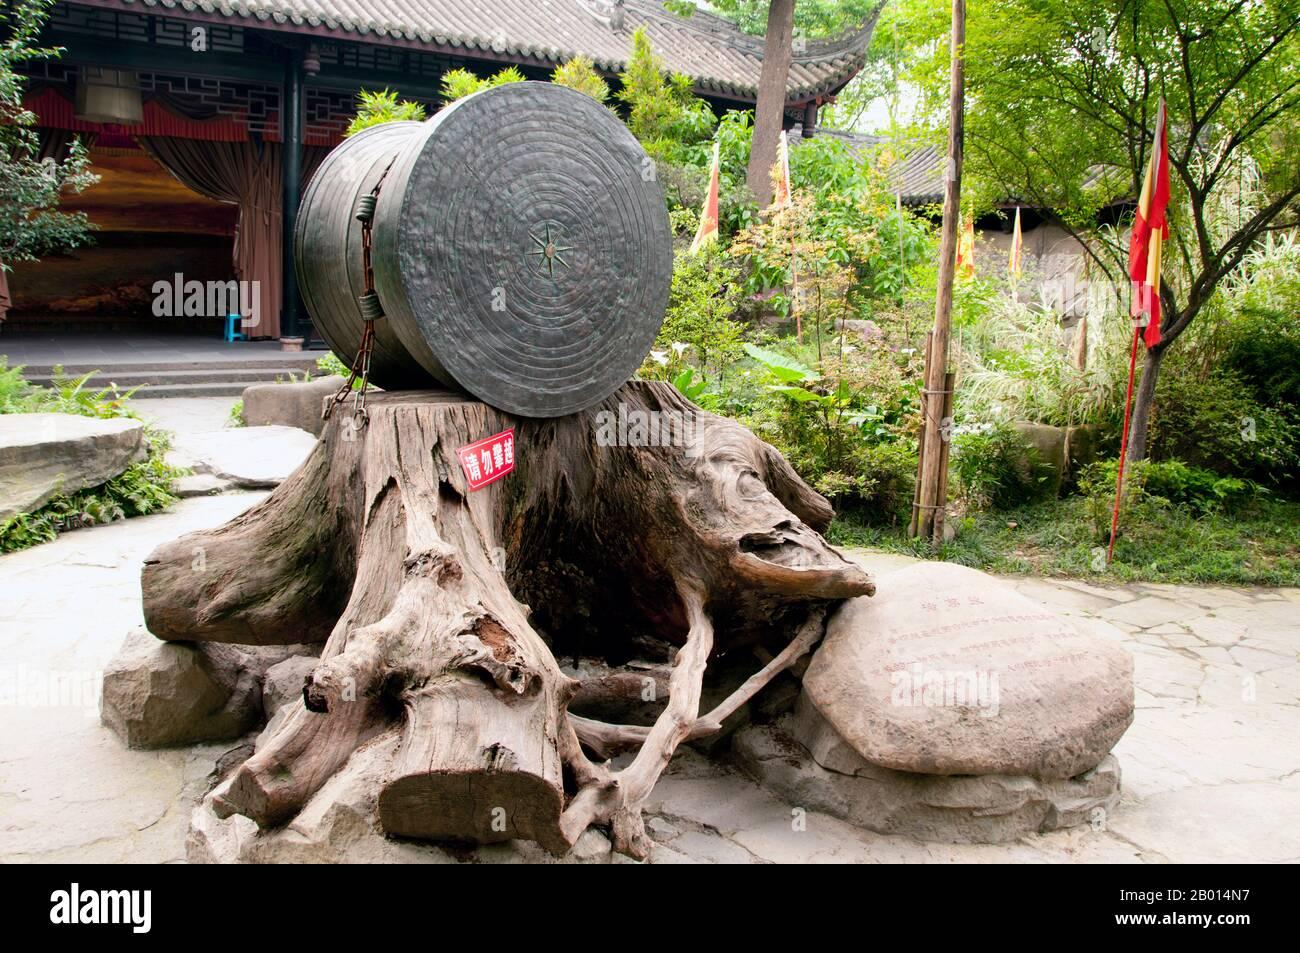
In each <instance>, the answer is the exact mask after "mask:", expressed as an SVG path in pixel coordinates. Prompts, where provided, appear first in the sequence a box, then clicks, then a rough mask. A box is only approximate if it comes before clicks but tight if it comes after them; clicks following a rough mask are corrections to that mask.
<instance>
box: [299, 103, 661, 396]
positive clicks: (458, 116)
mask: <svg viewBox="0 0 1300 953" xmlns="http://www.w3.org/2000/svg"><path fill="white" fill-rule="evenodd" d="M391 125H392V126H401V127H403V128H402V129H400V130H394V131H393V132H392V133H391V134H390V135H389V136H387V137H385V138H384V140H383V146H380V144H379V143H378V142H374V143H372V142H370V141H368V140H362V137H363V136H365V135H366V134H365V133H361V134H359V135H358V136H356V137H353V138H352V139H349V140H348V141H347V142H345V143H344V144H343V145H341V146H340V147H339V149H338V150H336V151H335V153H332V154H331V156H330V158H329V159H327V160H326V165H323V166H322V167H321V170H320V172H318V173H317V176H316V177H315V178H314V179H313V182H312V186H311V188H309V196H308V197H309V198H312V199H314V198H315V195H314V194H313V192H314V190H315V189H316V187H317V185H318V182H319V181H320V179H321V178H322V174H323V173H326V172H327V171H328V170H331V169H333V168H336V169H337V170H338V172H337V173H335V174H336V175H337V176H338V177H339V178H345V177H347V174H348V173H350V175H351V178H352V179H353V180H354V182H353V185H352V186H351V187H349V188H343V187H341V186H338V187H336V188H335V189H333V190H331V194H330V196H329V199H330V201H341V200H342V199H343V198H344V197H345V196H346V194H347V193H349V192H351V193H352V194H353V196H354V198H353V202H355V196H356V195H359V194H365V193H368V192H369V191H370V189H372V188H373V187H374V182H375V181H378V178H379V176H381V175H382V177H383V180H382V184H381V185H380V191H379V201H378V207H377V210H376V213H375V218H374V252H373V262H374V279H375V288H376V290H377V291H378V293H379V297H380V300H381V301H382V302H383V306H384V309H385V311H386V312H387V317H386V318H385V319H383V320H381V321H380V322H378V323H377V325H376V331H377V333H378V331H379V329H380V328H381V327H382V326H384V325H387V328H386V329H385V330H386V332H387V333H386V334H385V336H384V337H383V338H382V339H381V340H380V341H379V343H380V344H382V345H383V346H384V347H385V351H386V352H387V350H388V349H389V348H392V349H394V350H397V351H400V352H403V353H402V354H395V355H393V356H392V360H387V357H388V355H387V353H386V355H385V357H386V359H385V361H384V362H383V363H382V366H383V371H382V376H381V372H380V370H379V368H380V364H379V362H376V363H375V369H376V372H375V374H374V380H375V383H376V384H379V385H380V386H384V387H395V386H400V387H411V386H422V385H421V383H420V382H418V381H412V380H411V379H410V377H409V372H410V371H411V369H412V367H413V366H414V367H418V368H419V369H421V370H422V371H424V372H425V373H426V375H427V376H426V378H425V381H424V383H425V384H427V383H430V382H431V380H430V379H432V381H438V382H441V383H444V384H450V383H455V384H457V385H459V386H460V387H462V388H464V389H465V390H467V391H469V392H470V393H471V394H473V395H475V396H476V397H478V398H480V399H482V400H483V401H485V402H486V403H489V404H491V405H493V406H495V407H498V408H500V409H502V410H506V411H509V412H512V413H516V414H520V415H521V416H527V417H552V416H559V415H562V414H568V413H573V412H575V411H578V410H582V409H584V408H586V407H590V406H592V405H593V404H596V403H598V402H599V401H601V400H603V399H604V398H605V397H607V396H609V394H611V393H613V391H614V390H616V389H617V388H618V387H619V386H620V385H621V384H622V383H623V382H624V381H626V380H627V379H628V378H629V377H630V376H631V375H632V374H633V373H634V372H635V370H636V368H637V367H638V366H639V365H640V363H641V362H642V360H644V358H645V355H646V353H647V352H648V351H649V349H650V346H651V344H652V343H653V342H654V338H655V335H656V334H657V333H658V330H659V326H660V324H661V322H662V320H663V314H664V310H665V308H666V306H667V301H668V290H669V284H670V282H671V277H672V236H671V233H670V231H669V227H668V216H667V212H666V210H665V206H664V199H663V193H662V189H661V188H660V186H659V183H658V181H657V180H656V177H655V174H654V165H653V163H652V162H651V160H650V159H649V157H648V156H646V154H645V152H644V150H643V149H642V148H641V146H640V144H639V143H637V141H636V140H635V138H633V136H632V134H631V133H630V132H629V131H628V130H627V128H626V127H625V126H624V125H623V123H621V122H620V121H619V120H618V119H617V118H616V117H614V116H613V115H611V114H610V112H609V111H608V110H607V109H605V108H604V107H603V106H601V105H600V104H599V103H597V102H595V101H594V100H592V99H590V98H589V97H587V96H584V95H582V94H581V93H578V92H575V91H574V90H570V89H566V88H564V87H561V86H555V85H552V84H550V83H531V82H529V83H512V84H508V85H505V86H500V87H497V88H495V89H491V90H486V91H484V92H482V93H477V94H475V95H473V96H470V97H467V98H465V99H463V100H461V101H459V102H457V103H455V104H453V105H452V106H450V107H448V108H447V109H444V110H442V111H441V112H439V113H438V114H437V115H436V116H434V117H433V118H431V119H430V120H429V121H428V122H426V123H419V124H416V123H400V124H397V123H395V124H391ZM375 128H376V129H381V130H382V129H384V128H386V127H382V126H381V127H375ZM384 148H389V149H390V150H391V151H389V152H388V154H387V156H385V157H381V159H380V160H379V161H372V159H371V153H372V152H382V151H383V149H384ZM354 149H355V151H356V154H357V156H358V158H357V160H356V161H355V162H352V163H345V162H342V161H340V162H339V163H338V164H337V165H336V166H333V167H331V166H330V165H329V163H330V160H332V159H335V158H336V156H339V154H340V153H345V152H347V151H351V150H354ZM363 153H364V155H365V158H362V155H363ZM341 158H343V159H346V158H347V157H346V156H343V157H341ZM322 188H323V183H322ZM334 193H338V194H334ZM316 204H317V203H314V202H313V203H311V204H310V205H309V202H308V201H307V200H306V199H305V200H304V210H303V213H302V215H301V216H300V223H299V235H300V237H301V236H302V235H303V234H315V232H317V231H320V232H323V231H325V230H327V229H330V228H332V229H338V228H339V227H341V223H340V222H338V221H337V219H338V215H337V214H336V213H334V212H331V213H324V212H320V211H317V210H316V207H315V206H316ZM319 204H321V205H324V204H327V203H324V202H322V203H319ZM348 211H349V214H350V212H351V205H349V207H348ZM312 215H321V216H322V217H323V218H328V219H329V221H328V224H325V223H322V224H321V225H319V226H318V227H316V228H313V226H312V225H311V224H310V223H308V222H307V219H308V218H309V217H310V216H312ZM344 227H345V230H346V231H349V232H351V231H355V232H356V233H357V235H358V236H359V232H360V229H359V226H357V227H356V228H355V229H354V228H352V227H351V226H344ZM358 240H359V239H358ZM308 244H310V243H304V242H302V241H301V240H300V242H299V253H300V255H304V254H306V255H310V254H311V253H312V250H313V249H312V248H310V247H307V246H308ZM320 244H322V243H320V242H317V245H320ZM335 246H337V247H342V248H347V249H349V250H353V249H354V250H355V258H356V260H357V262H359V261H360V250H359V245H354V243H353V242H350V241H344V242H337V241H336V242H335V243H334V246H331V248H333V247H335ZM335 258H336V260H335V262H334V269H335V276H334V280H335V281H336V282H337V281H338V279H339V278H342V277H346V278H347V279H348V284H349V285H355V284H356V282H355V281H354V279H355V278H357V277H361V278H364V276H358V275H356V274H354V272H355V271H358V270H359V268H356V267H354V266H352V264H351V262H347V261H343V260H337V256H335ZM324 268H325V266H324V263H323V262H322V263H319V264H317V265H315V266H313V265H308V264H306V263H304V261H303V260H302V258H301V257H300V259H299V271H300V273H305V272H306V271H307V270H312V269H314V270H315V271H316V272H317V276H318V277H319V279H320V280H326V281H328V280H329V276H328V275H325V274H321V272H323V271H324ZM317 276H314V277H317ZM363 287H364V281H362V284H361V285H359V286H356V287H355V289H350V290H355V291H356V294H360V292H361V290H362V288H363ZM305 297H307V299H308V307H309V308H312V311H313V315H315V313H316V311H315V308H314V307H313V302H314V301H316V300H317V299H318V298H320V299H325V300H326V301H327V302H328V301H329V300H330V296H326V295H323V294H320V295H318V294H314V293H313V294H312V295H310V296H307V295H305ZM336 297H338V299H339V301H340V302H345V299H346V295H338V296H336ZM354 300H355V299H354ZM344 310H345V308H342V307H337V308H335V309H334V311H336V312H341V311H344ZM353 311H355V307H354V308H353ZM332 315H333V312H332ZM334 316H335V317H336V320H332V321H323V322H320V324H321V330H322V333H323V334H325V335H326V340H327V341H329V343H330V345H331V346H332V347H333V346H334V343H335V342H334V340H333V338H331V336H330V332H329V331H327V330H326V328H325V324H330V325H331V326H333V325H334V324H338V323H343V324H347V322H346V321H344V320H343V318H342V315H334ZM348 326H349V327H350V328H353V329H354V330H353V331H352V332H350V333H349V334H348V335H346V336H345V335H343V334H341V333H340V334H338V335H337V336H338V337H339V338H340V341H341V343H351V342H352V339H353V337H355V339H356V342H359V340H360V327H361V324H360V317H359V315H358V316H357V317H356V318H355V320H354V321H353V322H352V324H351V325H348ZM345 337H346V340H344V338H345ZM356 346H357V344H356V343H351V353H355V349H356ZM376 353H377V354H378V351H377V352H376ZM341 354H342V356H344V357H345V358H346V357H348V356H349V351H348V350H347V349H346V348H344V349H341ZM403 356H404V357H405V360H403ZM390 376H391V382H390V383H385V380H384V379H383V378H388V377H390Z"/></svg>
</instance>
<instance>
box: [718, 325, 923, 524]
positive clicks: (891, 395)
mask: <svg viewBox="0 0 1300 953" xmlns="http://www.w3.org/2000/svg"><path fill="white" fill-rule="evenodd" d="M782 346H783V348H785V349H786V350H790V351H793V352H795V353H797V354H799V356H798V357H790V356H788V355H787V354H785V353H782V352H778V351H775V350H772V349H770V348H762V347H757V346H755V345H753V344H746V345H745V352H746V354H748V355H749V357H750V358H751V359H752V360H753V361H754V363H755V365H756V368H755V373H756V375H757V377H756V379H757V383H758V384H759V385H760V386H759V387H758V388H757V389H756V390H755V392H754V394H753V395H752V396H750V395H746V401H745V406H744V409H743V412H742V413H740V414H739V416H741V417H742V419H743V422H744V423H746V424H747V425H748V426H749V427H750V428H751V429H753V430H754V432H755V433H757V434H758V435H759V436H761V437H762V438H763V439H765V440H767V441H768V442H769V443H771V444H772V445H773V446H775V447H776V448H777V449H778V450H780V451H781V453H782V454H784V455H785V457H786V459H787V460H789V461H790V464H791V465H792V466H793V467H794V468H795V470H796V471H797V472H798V473H799V475H800V476H802V477H803V478H804V480H806V481H807V482H808V483H809V484H810V485H811V486H812V487H813V488H814V489H816V490H817V491H818V492H819V493H821V494H822V495H824V496H826V497H827V498H828V499H829V500H830V501H831V503H832V504H833V505H834V506H835V507H836V508H837V509H839V510H842V511H846V512H852V513H854V514H855V516H856V517H857V518H858V519H861V520H863V521H865V522H868V523H875V524H879V523H896V522H898V521H900V519H906V513H907V508H908V506H909V505H910V502H911V497H912V486H913V482H914V479H915V472H916V449H915V442H914V440H913V439H912V435H911V433H910V431H909V430H908V427H909V425H910V423H911V418H912V416H913V415H912V407H913V403H912V402H913V400H914V388H910V387H909V386H908V384H907V383H906V382H905V380H904V378H903V374H902V373H901V371H900V370H899V368H898V367H897V366H896V365H895V364H894V363H893V361H894V355H893V354H892V353H890V352H889V351H888V350H887V349H885V348H883V347H874V348H873V347H864V348H855V349H854V350H852V351H849V350H848V349H847V348H844V347H840V348H839V349H837V351H836V352H835V354H834V356H830V355H828V356H827V357H826V358H825V359H824V360H822V361H816V360H815V358H816V353H815V351H814V350H813V347H814V345H811V344H810V345H805V346H804V348H803V350H804V351H805V352H807V353H806V354H805V353H800V352H799V348H798V346H797V345H796V344H795V343H794V342H793V341H788V340H787V341H784V342H782ZM814 364H815V365H816V366H812V365H814ZM741 379H742V380H743V379H744V378H743V376H742V378H741Z"/></svg>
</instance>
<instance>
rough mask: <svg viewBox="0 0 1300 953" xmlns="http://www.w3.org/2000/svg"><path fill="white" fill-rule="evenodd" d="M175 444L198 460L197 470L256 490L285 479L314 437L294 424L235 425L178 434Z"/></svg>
mask: <svg viewBox="0 0 1300 953" xmlns="http://www.w3.org/2000/svg"><path fill="white" fill-rule="evenodd" d="M280 386H284V385H280ZM176 446H177V449H178V450H179V451H180V452H181V453H183V454H184V455H185V456H186V457H188V458H190V459H193V460H195V461H196V462H197V464H198V465H197V466H196V467H195V469H196V471H197V472H200V473H204V474H210V475H212V476H214V477H216V478H217V479H219V480H224V481H226V482H228V483H232V484H234V485H235V486H238V487H243V488H244V489H254V490H255V489H270V488H272V487H276V486H279V485H280V484H281V483H282V482H284V479H285V477H287V476H288V475H289V474H290V473H292V472H293V471H294V470H296V469H298V466H299V465H300V464H301V463H302V462H303V460H305V459H307V455H308V454H309V453H311V451H312V449H313V448H314V447H315V446H316V438H315V437H314V436H312V435H311V434H310V433H308V432H307V431H305V430H299V429H298V428H296V427H279V426H273V427H237V428H234V429H232V430H212V431H208V432H207V433H190V434H180V435H178V436H177V438H176Z"/></svg>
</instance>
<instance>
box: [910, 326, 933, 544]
mask: <svg viewBox="0 0 1300 953" xmlns="http://www.w3.org/2000/svg"><path fill="white" fill-rule="evenodd" d="M933 344H934V332H933V331H926V332H925V362H924V364H923V365H922V367H925V368H928V367H929V366H930V348H931V346H932V345H933ZM925 425H926V413H925V395H924V394H923V395H921V431H920V433H919V434H917V438H916V445H917V451H916V453H917V456H916V486H915V487H914V488H913V489H912V518H911V520H910V521H909V522H908V524H907V535H908V536H910V537H915V536H916V534H917V531H918V529H919V527H920V524H919V523H918V522H917V518H918V517H919V515H920V513H921V473H922V471H924V469H925V431H926V426H925Z"/></svg>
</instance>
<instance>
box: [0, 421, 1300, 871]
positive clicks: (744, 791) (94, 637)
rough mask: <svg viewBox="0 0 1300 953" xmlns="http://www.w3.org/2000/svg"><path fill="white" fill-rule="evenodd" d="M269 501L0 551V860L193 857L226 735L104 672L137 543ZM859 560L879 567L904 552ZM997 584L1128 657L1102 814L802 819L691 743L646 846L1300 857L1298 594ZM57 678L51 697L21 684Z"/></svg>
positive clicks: (205, 504)
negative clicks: (121, 702)
mask: <svg viewBox="0 0 1300 953" xmlns="http://www.w3.org/2000/svg"><path fill="white" fill-rule="evenodd" d="M172 410H173V416H175V414H176V413H177V412H179V413H180V415H181V416H184V415H185V414H190V415H192V416H193V417H194V418H195V420H196V421H197V422H198V423H200V424H201V425H203V426H207V424H208V423H210V422H211V421H212V420H213V419H214V414H213V413H211V412H209V411H208V410H204V409H201V408H181V407H179V406H177V407H174V408H173V409H172ZM262 496H264V494H263V493H236V494H227V495H222V496H213V497H202V498H194V499H188V500H184V501H182V502H181V503H179V504H178V505H177V506H176V507H174V508H173V509H172V510H171V511H169V512H167V513H162V514H158V515H155V516H150V517H143V518H137V519H132V520H128V521H125V522H121V523H116V524H113V525H110V526H105V527H99V528H95V529H88V530H80V531H77V532H74V533H69V534H67V535H65V536H63V537H61V538H60V539H58V540H57V541H55V542H53V543H49V544H46V545H44V546H38V547H36V548H34V549H31V550H27V551H25V552H21V553H14V554H10V555H7V556H0V600H2V602H3V604H4V606H5V612H4V614H3V617H2V618H0V861H6V862H41V861H81V862H119V861H134V862H170V861H182V860H184V857H185V849H184V841H185V833H186V829H187V827H188V822H189V814H190V811H191V808H192V807H193V804H194V803H195V800H196V799H197V798H198V797H200V796H201V795H202V794H203V792H204V791H205V790H206V789H207V787H208V784H209V783H210V781H209V776H210V775H211V773H212V771H213V769H214V765H215V763H216V760H217V759H218V758H219V757H220V756H221V755H222V754H223V753H224V752H225V751H228V750H229V749H231V748H232V747H234V744H233V743H222V744H217V745H202V746H195V747H189V748H180V749H174V750H168V751H128V750H126V749H125V748H123V747H122V745H121V744H120V743H119V742H118V740H117V738H116V737H115V736H113V735H112V734H111V733H110V732H109V731H108V730H107V729H106V728H104V727H102V726H101V725H100V724H99V720H98V713H97V704H98V700H97V695H96V691H97V688H98V673H99V671H100V670H101V669H102V668H103V666H104V665H105V664H106V663H107V662H108V660H109V659H110V658H111V657H112V655H113V654H114V653H115V652H116V650H117V649H118V647H119V645H120V644H121V642H122V640H123V638H124V637H125V635H126V633H127V632H128V630H129V629H130V628H131V627H132V626H135V625H139V624H142V621H143V620H142V618H141V612H140V594H139V571H140V565H141V561H142V560H143V558H144V557H145V555H146V554H147V553H148V552H149V551H150V550H151V549H153V547H154V546H156V545H158V544H159V543H162V542H164V541H166V540H169V539H173V538H175V537H176V536H178V535H180V534H182V533H185V532H188V531H190V530H194V529H198V528H201V527H207V526H213V525H217V524H219V523H221V522H224V521H225V520H228V519H230V518H231V517H233V516H235V515H236V514H238V513H240V512H242V511H243V510H244V509H245V508H247V507H248V506H249V505H251V504H252V503H253V502H255V501H256V500H258V499H261V498H262ZM853 555H854V557H855V558H858V559H860V560H861V561H862V563H863V564H864V565H866V566H867V567H868V568H869V569H871V570H873V571H875V572H878V573H879V572H884V571H887V570H888V569H890V568H894V567H897V566H900V565H902V564H904V563H906V562H908V561H910V560H907V559H906V558H904V557H899V556H893V555H887V554H882V553H875V552H869V551H863V550H857V551H853ZM1009 581H1010V582H1011V584H1012V585H1014V586H1015V587H1016V588H1017V589H1019V590H1020V591H1021V592H1023V593H1024V594H1025V595H1027V596H1029V597H1031V598H1034V599H1038V600H1040V601H1042V602H1043V603H1045V604H1048V605H1051V606H1053V607H1055V608H1056V609H1058V610H1059V611H1061V612H1064V613H1067V614H1069V615H1070V616H1072V617H1073V618H1075V619H1076V620H1077V621H1078V623H1079V624H1080V625H1083V626H1085V627H1087V628H1088V629H1090V630H1091V631H1094V632H1096V633H1097V634H1099V635H1100V636H1102V637H1104V638H1108V639H1112V640H1115V641H1117V642H1120V643H1122V644H1123V645H1124V646H1125V647H1126V648H1127V649H1129V650H1130V651H1131V652H1132V653H1133V656H1134V659H1135V681H1136V686H1137V716H1136V719H1135V722H1134V724H1133V726H1132V727H1131V728H1130V729H1129V731H1128V733H1127V734H1126V735H1125V736H1124V738H1123V739H1122V740H1121V741H1120V743H1119V745H1118V747H1117V748H1116V749H1115V754H1116V756H1117V757H1118V759H1119V762H1120V765H1121V768H1122V770H1123V777H1124V782H1123V785H1124V795H1123V799H1122V801H1121V803H1120V806H1119V808H1118V809H1117V810H1116V811H1115V812H1114V814H1113V815H1112V816H1111V817H1109V818H1108V819H1107V820H1106V823H1105V824H1104V825H1102V829H1098V830H1094V829H1091V828H1076V829H1073V830H1069V831H1057V832H1052V833H1049V834H1045V835H1033V836H1029V837H1025V838H1022V839H1021V840H1019V841H1017V842H1015V843H1012V844H1003V845H941V844H926V843H922V842H919V841H916V840H912V839H910V838H907V837H896V836H884V835H878V834H873V833H870V832H866V831H862V830H859V829H857V828H855V827H852V826H850V825H848V824H845V823H844V822H842V821H839V820H836V819H834V818H831V817H827V816H824V815H819V814H815V813H811V814H808V815H807V816H806V818H805V821H806V824H805V825H804V826H803V829H795V828H797V827H799V826H800V825H799V824H798V823H796V822H794V821H793V820H792V805H788V804H785V803H783V802H781V801H779V800H777V799H776V798H774V797H773V796H771V795H770V794H768V793H766V792H765V791H764V790H763V789H761V788H759V787H758V786H757V785H756V784H754V783H753V782H751V781H749V780H748V779H747V778H745V777H743V776H742V775H740V774H738V773H736V772H734V771H731V770H729V769H727V768H725V767H720V766H718V765H717V764H715V763H713V762H711V761H708V760H706V759H705V758H703V757H702V756H700V755H699V754H696V753H694V752H691V751H685V752H683V753H682V754H681V755H680V756H679V757H678V758H676V759H674V762H673V764H672V766H671V767H670V769H669V771H668V773H667V775H666V776H665V777H664V779H663V780H662V781H661V782H660V784H659V785H658V787H657V788H656V789H655V792H654V795H653V797H652V800H651V805H650V811H649V827H650V831H651V833H652V836H653V837H654V838H655V840H656V842H657V845H658V846H657V847H656V849H655V851H654V853H653V855H652V858H651V859H652V861H654V862H659V863H674V862H677V863H696V862H704V863H709V862H731V861H736V862H781V861H801V862H824V861H833V862H846V861H847V862H864V863H878V862H891V861H901V862H927V861H928V862H1008V861H1014V862H1029V863H1040V862H1106V863H1116V862H1119V863H1123V862H1139V863H1163V862H1187V861H1206V862H1215V861H1238V862H1259V861H1265V862H1279V861H1300V654H1298V653H1300V622H1298V621H1297V619H1298V618H1300V590H1297V589H1276V590H1268V589H1230V588H1223V587H1206V588H1199V587H1193V586H1165V585H1151V584H1139V585H1126V586H1107V585H1099V584H1093V583H1089V582H1081V581H1074V580H1055V579H1053V580H1047V579H1039V578H1019V577H1012V578H1010V580H1009ZM52 681H54V682H57V683H58V684H59V685H61V686H62V687H63V689H64V696H63V697H62V698H55V699H48V698H47V699H42V698H40V697H39V695H33V691H37V690H40V689H42V688H43V687H45V686H48V685H49V684H50V683H51V682H52ZM16 686H18V687H22V689H23V690H22V691H21V692H20V693H18V697H15V692H14V689H15V687H16ZM793 807H797V805H795V806H793ZM597 846H598V847H599V846H600V845H599V844H598V845H597ZM494 853H495V854H496V855H498V856H501V857H502V858H505V857H506V855H507V854H508V853H509V852H508V851H502V850H499V849H498V850H497V851H495V852H494ZM530 856H531V855H530ZM485 859H489V858H485ZM585 859H587V860H597V861H599V860H608V859H610V857H609V854H608V850H607V849H597V850H595V851H587V852H586V858H585ZM614 859H615V860H616V861H622V858H614Z"/></svg>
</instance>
